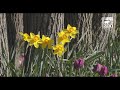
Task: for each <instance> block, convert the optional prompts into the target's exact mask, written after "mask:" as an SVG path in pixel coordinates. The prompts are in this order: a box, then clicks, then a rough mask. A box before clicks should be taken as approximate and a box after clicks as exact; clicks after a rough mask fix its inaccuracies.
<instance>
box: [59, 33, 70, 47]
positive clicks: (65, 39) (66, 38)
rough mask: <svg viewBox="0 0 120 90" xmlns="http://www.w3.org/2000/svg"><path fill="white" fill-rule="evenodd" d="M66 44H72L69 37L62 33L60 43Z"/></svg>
mask: <svg viewBox="0 0 120 90" xmlns="http://www.w3.org/2000/svg"><path fill="white" fill-rule="evenodd" d="M66 42H70V38H69V36H68V35H67V34H66V33H65V32H64V31H61V32H59V33H58V43H61V44H63V45H64V44H65V43H66Z"/></svg>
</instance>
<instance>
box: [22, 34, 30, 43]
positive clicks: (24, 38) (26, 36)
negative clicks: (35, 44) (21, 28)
mask: <svg viewBox="0 0 120 90" xmlns="http://www.w3.org/2000/svg"><path fill="white" fill-rule="evenodd" d="M20 35H22V36H23V40H24V41H27V42H30V39H31V38H30V36H29V35H28V34H27V33H22V32H20Z"/></svg>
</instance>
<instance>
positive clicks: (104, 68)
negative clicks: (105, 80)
mask: <svg viewBox="0 0 120 90" xmlns="http://www.w3.org/2000/svg"><path fill="white" fill-rule="evenodd" d="M99 74H100V75H101V76H106V75H107V74H108V68H107V67H106V66H102V68H101V70H100V72H99Z"/></svg>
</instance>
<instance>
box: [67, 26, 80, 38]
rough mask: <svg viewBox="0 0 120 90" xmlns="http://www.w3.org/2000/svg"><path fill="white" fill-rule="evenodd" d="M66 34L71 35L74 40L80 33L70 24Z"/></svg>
mask: <svg viewBox="0 0 120 90" xmlns="http://www.w3.org/2000/svg"><path fill="white" fill-rule="evenodd" d="M65 32H66V34H68V35H70V36H71V37H72V38H75V36H76V34H77V33H78V30H76V27H72V26H71V25H70V24H68V25H67V30H66V31H65Z"/></svg>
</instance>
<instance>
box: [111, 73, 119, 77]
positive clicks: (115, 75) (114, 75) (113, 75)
mask: <svg viewBox="0 0 120 90" xmlns="http://www.w3.org/2000/svg"><path fill="white" fill-rule="evenodd" d="M110 77H118V76H117V74H112V75H111V76H110Z"/></svg>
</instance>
